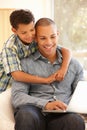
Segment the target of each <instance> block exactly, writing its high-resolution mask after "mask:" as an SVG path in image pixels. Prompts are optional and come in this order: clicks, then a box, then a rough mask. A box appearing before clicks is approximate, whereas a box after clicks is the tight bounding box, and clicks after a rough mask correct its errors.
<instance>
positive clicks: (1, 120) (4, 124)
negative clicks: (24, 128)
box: [0, 88, 15, 130]
mask: <svg viewBox="0 0 87 130" xmlns="http://www.w3.org/2000/svg"><path fill="white" fill-rule="evenodd" d="M14 125H15V120H14V115H13V108H12V105H11V88H9V89H7V90H6V91H5V92H2V93H1V94H0V130H14Z"/></svg>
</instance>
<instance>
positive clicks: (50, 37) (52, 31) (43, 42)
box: [36, 25, 58, 57]
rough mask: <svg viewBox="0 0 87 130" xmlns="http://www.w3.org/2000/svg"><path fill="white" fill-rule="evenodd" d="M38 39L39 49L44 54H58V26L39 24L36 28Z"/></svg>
mask: <svg viewBox="0 0 87 130" xmlns="http://www.w3.org/2000/svg"><path fill="white" fill-rule="evenodd" d="M36 41H37V43H38V48H39V51H40V53H41V54H42V55H43V56H45V57H50V56H54V55H55V54H56V47H57V41H58V32H57V28H56V26H54V25H48V26H38V27H37V30H36Z"/></svg>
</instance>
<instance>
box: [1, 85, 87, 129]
mask: <svg viewBox="0 0 87 130" xmlns="http://www.w3.org/2000/svg"><path fill="white" fill-rule="evenodd" d="M13 113H14V109H13V108H12V105H11V88H9V89H7V90H6V91H5V92H3V93H1V94H0V130H15V128H14V126H15V120H14V114H13ZM83 118H84V117H83ZM84 120H85V118H84ZM85 124H87V116H86V120H85ZM85 130H87V125H86V129H85Z"/></svg>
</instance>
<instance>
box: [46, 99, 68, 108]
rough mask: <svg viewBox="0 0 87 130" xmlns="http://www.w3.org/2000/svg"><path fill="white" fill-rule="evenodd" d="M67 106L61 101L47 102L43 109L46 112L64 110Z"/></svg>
mask: <svg viewBox="0 0 87 130" xmlns="http://www.w3.org/2000/svg"><path fill="white" fill-rule="evenodd" d="M66 108H67V105H66V104H65V103H63V102H62V101H59V100H57V101H53V102H48V103H47V104H46V106H45V108H44V109H46V110H66Z"/></svg>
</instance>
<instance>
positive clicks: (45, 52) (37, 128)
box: [12, 18, 85, 130]
mask: <svg viewBox="0 0 87 130" xmlns="http://www.w3.org/2000/svg"><path fill="white" fill-rule="evenodd" d="M35 29H36V41H37V44H38V50H37V52H35V53H34V54H32V55H31V56H30V57H28V58H25V59H23V60H22V61H21V64H22V68H23V70H24V72H27V73H30V74H34V75H37V76H43V77H46V76H49V75H51V74H52V73H54V72H56V70H58V69H59V68H60V67H61V64H62V54H61V51H60V50H59V48H58V47H57V43H58V36H59V33H58V31H57V27H56V25H55V23H54V21H52V20H51V19H49V18H41V19H40V20H38V21H37V23H36V25H35ZM82 79H83V69H82V67H81V65H80V64H79V63H78V62H77V61H76V60H75V59H72V60H71V62H70V65H69V68H68V72H67V74H66V75H65V78H64V80H62V81H57V78H56V76H55V81H54V82H53V83H51V84H48V85H47V84H29V83H24V82H17V81H14V82H13V85H12V104H13V106H14V108H15V109H16V112H15V121H16V124H15V130H85V125H84V121H83V119H82V118H81V117H80V116H79V115H77V114H75V113H66V114H56V113H55V114H54V113H53V114H52V113H50V114H45V113H43V112H42V109H47V110H59V109H62V110H65V109H66V108H67V104H68V103H69V101H70V98H71V95H72V93H73V92H74V89H75V87H76V85H77V83H78V81H79V80H82ZM15 86H16V87H15Z"/></svg>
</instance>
